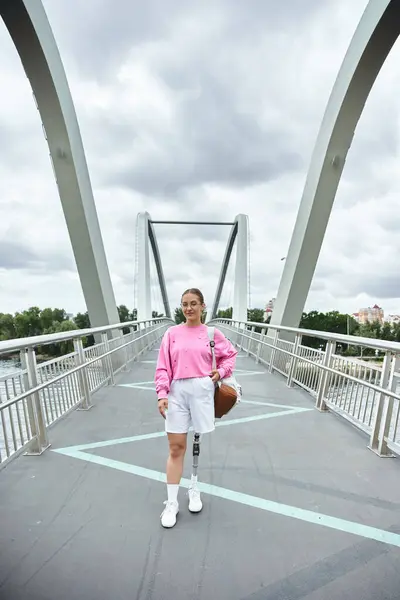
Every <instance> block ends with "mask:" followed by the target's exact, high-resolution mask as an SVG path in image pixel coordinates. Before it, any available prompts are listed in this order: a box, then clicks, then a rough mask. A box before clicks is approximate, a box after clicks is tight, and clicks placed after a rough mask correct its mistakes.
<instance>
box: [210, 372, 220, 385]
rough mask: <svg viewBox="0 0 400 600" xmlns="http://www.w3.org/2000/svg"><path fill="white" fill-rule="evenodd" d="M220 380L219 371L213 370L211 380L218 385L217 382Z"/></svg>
mask: <svg viewBox="0 0 400 600" xmlns="http://www.w3.org/2000/svg"><path fill="white" fill-rule="evenodd" d="M219 379H220V376H219V373H218V371H217V369H213V370H212V371H211V380H212V381H213V383H217V381H218V380H219Z"/></svg>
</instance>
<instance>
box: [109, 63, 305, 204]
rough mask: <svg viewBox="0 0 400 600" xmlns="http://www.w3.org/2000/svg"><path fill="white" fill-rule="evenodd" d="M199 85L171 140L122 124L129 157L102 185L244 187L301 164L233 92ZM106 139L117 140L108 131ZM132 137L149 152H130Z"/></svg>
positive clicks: (158, 189)
mask: <svg viewBox="0 0 400 600" xmlns="http://www.w3.org/2000/svg"><path fill="white" fill-rule="evenodd" d="M200 87H201V92H200V93H199V95H198V96H197V97H192V98H188V99H187V100H186V101H184V102H182V103H181V104H180V107H179V112H178V115H177V117H176V121H175V122H174V123H173V127H172V128H173V130H174V135H173V136H168V135H165V134H164V135H163V134H162V133H161V132H160V131H157V130H154V129H153V128H152V126H151V125H150V128H148V129H146V127H145V125H140V124H138V123H135V122H134V123H133V124H129V123H128V122H127V123H126V125H125V127H124V128H123V129H124V131H125V136H124V137H125V140H124V138H122V137H121V136H119V137H118V143H119V144H121V150H122V151H124V152H125V153H126V156H129V155H130V159H129V160H128V159H127V160H126V163H125V164H124V167H123V168H120V169H118V168H116V169H115V170H114V171H113V173H112V174H111V175H108V176H107V174H105V175H104V178H103V184H107V185H118V186H126V187H128V188H131V189H133V190H135V191H138V192H141V193H144V194H146V195H167V196H169V195H176V194H178V193H179V192H182V190H185V189H186V190H187V189H188V188H194V187H197V186H200V185H204V184H219V185H231V186H239V187H245V186H248V185H253V184H257V183H262V182H266V181H270V180H272V179H276V178H277V177H279V175H281V174H282V173H284V172H286V171H293V170H295V169H299V168H300V166H301V165H302V163H303V161H302V159H301V157H300V155H299V154H298V153H296V152H295V151H293V150H291V145H290V140H289V138H288V136H287V134H286V132H285V131H282V130H281V129H279V128H277V127H269V128H268V127H265V126H263V125H262V124H261V123H260V122H258V121H257V115H251V114H244V113H242V112H241V111H240V109H239V107H238V106H236V105H235V96H234V92H233V90H232V89H231V88H229V87H225V88H224V86H223V85H222V84H221V83H219V82H218V80H217V78H214V77H210V76H208V75H206V74H204V75H203V76H202V80H201V83H200ZM121 129H122V128H121V127H120V126H118V130H121ZM108 137H109V138H115V139H116V138H117V136H116V135H115V134H114V133H113V131H112V130H110V131H109V132H108ZM137 137H139V138H145V139H149V138H150V139H151V140H152V143H153V147H154V153H148V152H146V154H144V155H142V156H141V153H140V144H139V149H138V150H137V151H136V152H135V150H134V149H133V151H131V152H129V147H130V146H131V144H132V142H133V141H134V140H135V138H137ZM127 138H128V139H127ZM124 142H125V143H124Z"/></svg>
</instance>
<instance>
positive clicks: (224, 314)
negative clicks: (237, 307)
mask: <svg viewBox="0 0 400 600" xmlns="http://www.w3.org/2000/svg"><path fill="white" fill-rule="evenodd" d="M232 313H233V308H232V306H231V307H230V308H224V309H222V310H219V311H218V312H217V318H218V319H232Z"/></svg>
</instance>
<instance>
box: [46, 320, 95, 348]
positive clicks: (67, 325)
mask: <svg viewBox="0 0 400 600" xmlns="http://www.w3.org/2000/svg"><path fill="white" fill-rule="evenodd" d="M77 329H78V328H77V326H76V324H75V323H74V322H73V321H69V320H68V319H65V320H63V321H53V323H52V324H51V325H50V327H48V328H47V329H45V330H44V331H43V334H44V335H50V334H52V333H64V332H66V331H75V330H77ZM83 342H84V345H85V339H83ZM73 351H74V343H73V341H72V340H67V341H66V342H58V343H56V344H46V346H41V347H40V348H38V353H39V354H47V355H49V356H62V355H63V354H69V353H70V352H73Z"/></svg>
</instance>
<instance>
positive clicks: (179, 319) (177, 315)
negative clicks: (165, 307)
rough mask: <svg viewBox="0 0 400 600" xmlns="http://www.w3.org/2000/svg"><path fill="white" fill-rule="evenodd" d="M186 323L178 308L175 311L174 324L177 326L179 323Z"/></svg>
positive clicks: (180, 309) (181, 311)
mask: <svg viewBox="0 0 400 600" xmlns="http://www.w3.org/2000/svg"><path fill="white" fill-rule="evenodd" d="M185 321H186V319H185V315H184V314H183V310H182V308H181V307H180V306H178V307H177V308H176V309H175V323H176V324H177V325H179V324H180V323H184V322H185Z"/></svg>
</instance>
